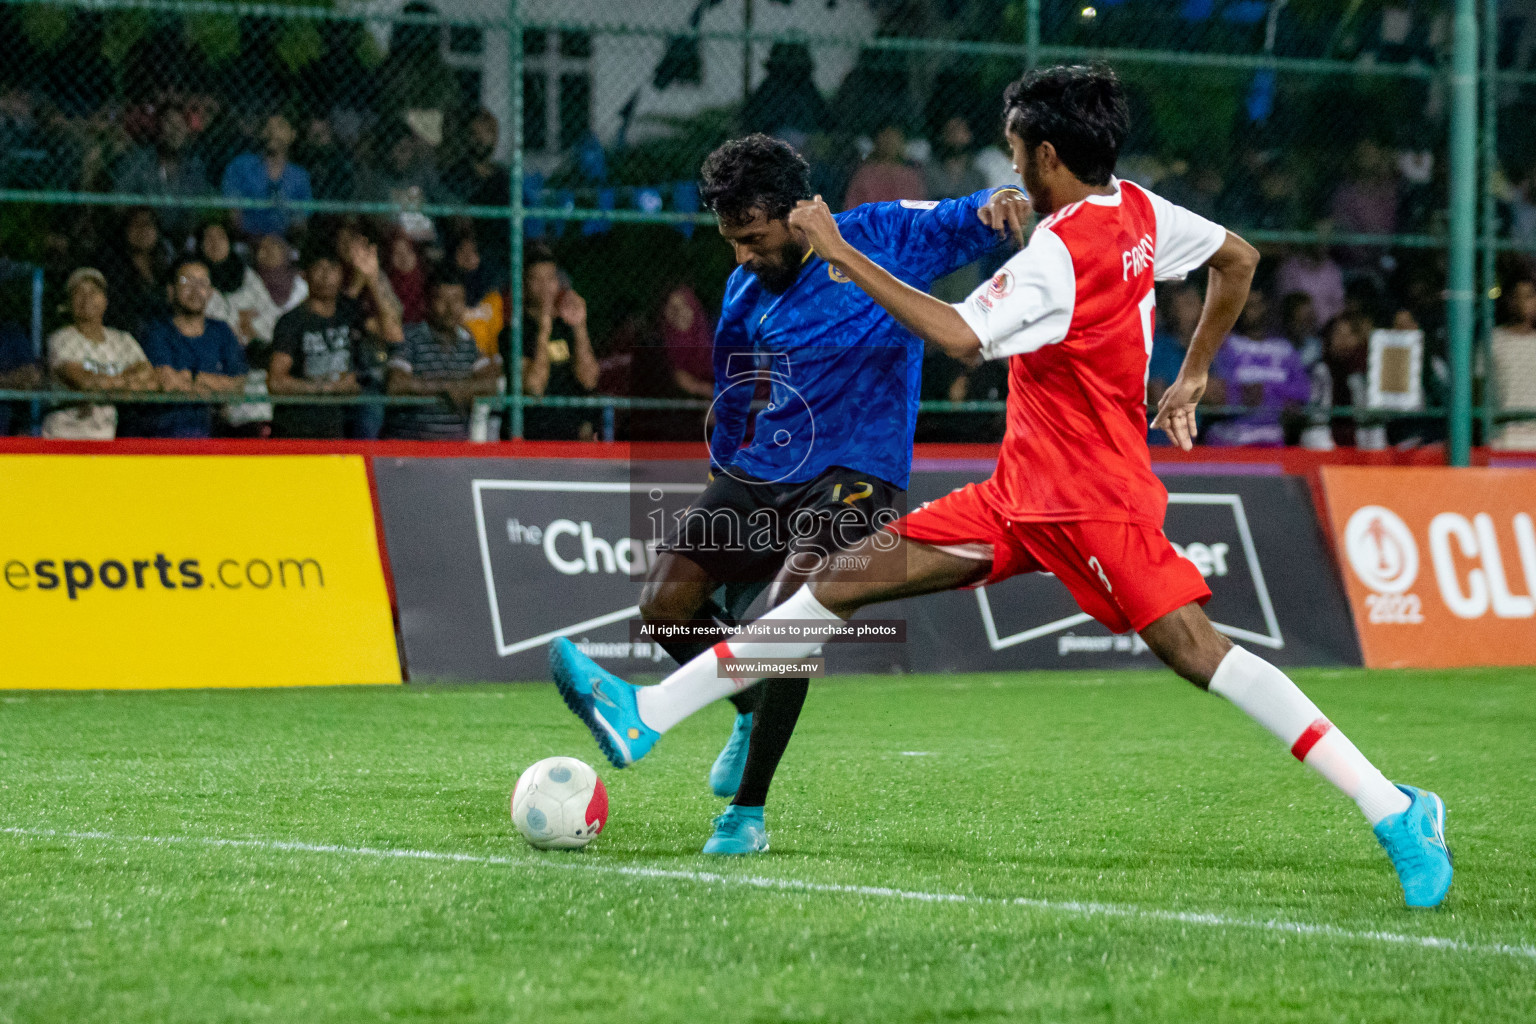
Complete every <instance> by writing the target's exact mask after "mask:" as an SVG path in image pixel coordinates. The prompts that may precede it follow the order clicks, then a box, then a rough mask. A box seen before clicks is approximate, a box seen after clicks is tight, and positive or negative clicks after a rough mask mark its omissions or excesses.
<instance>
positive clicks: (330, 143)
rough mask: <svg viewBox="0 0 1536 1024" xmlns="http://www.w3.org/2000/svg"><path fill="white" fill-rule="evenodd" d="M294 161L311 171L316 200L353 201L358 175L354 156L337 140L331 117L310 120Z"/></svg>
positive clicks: (310, 177)
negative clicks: (353, 162)
mask: <svg viewBox="0 0 1536 1024" xmlns="http://www.w3.org/2000/svg"><path fill="white" fill-rule="evenodd" d="M294 159H295V160H297V161H298V162H299V163H300V164H302V165H303V166H304V167H305V168H306V169H307V170H308V171H309V183H310V188H311V189H312V190H313V191H314V193H315V198H316V199H351V198H352V196H353V189H354V187H355V184H356V178H357V174H356V172H355V171H354V170H353V167H352V157H351V154H349V153H348V152H347V151H346V150H345V149H343V148H342V146H341V144H340V143H339V142H337V141H336V132H335V131H334V130H333V129H332V128H331V122H330V119H329V118H326V117H318V116H317V117H312V118H310V119H309V126H308V127H307V128H305V130H304V138H303V139H302V140H300V142H299V144H298V145H297V146H295V147H294Z"/></svg>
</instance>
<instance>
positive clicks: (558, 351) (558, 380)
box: [501, 316, 598, 441]
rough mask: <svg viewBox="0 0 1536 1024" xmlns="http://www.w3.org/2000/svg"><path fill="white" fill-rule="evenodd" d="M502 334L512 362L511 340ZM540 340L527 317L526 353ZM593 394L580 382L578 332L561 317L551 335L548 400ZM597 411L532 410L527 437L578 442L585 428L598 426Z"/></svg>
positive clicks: (526, 416) (503, 346) (505, 356)
mask: <svg viewBox="0 0 1536 1024" xmlns="http://www.w3.org/2000/svg"><path fill="white" fill-rule="evenodd" d="M509 334H510V332H509V331H507V330H505V329H503V331H502V332H501V350H502V351H501V356H502V359H503V360H506V359H510V358H511V355H510V353H508V352H507V345H508V342H507V339H508V336H509ZM538 338H539V322H538V320H537V319H535V318H533V317H528V316H525V317H523V351H524V352H528V353H530V354H531V353H532V352H533V348H534V343H535V342H536V341H538ZM591 393H592V392H590V391H588V390H587V389H586V388H584V387H582V386H581V381H579V380H577V379H576V332H574V331H573V330H571V326H570V325H569V324H567V323H566V322H565V321H564V320H561V319H560V318H559V317H556V318H555V322H554V324H553V325H552V326H551V328H550V331H549V385H548V386H547V387H545V389H544V395H545V397H546V398H567V397H569V398H585V397H586V396H588V395H590V394H591ZM597 421H598V411H597V410H596V409H528V410H526V411H525V412H524V413H523V436H524V437H525V438H527V439H528V440H530V441H575V440H577V439H579V438H580V437H581V433H582V426H583V424H596V423H597Z"/></svg>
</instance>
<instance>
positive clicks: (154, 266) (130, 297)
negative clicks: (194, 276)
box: [102, 206, 174, 334]
mask: <svg viewBox="0 0 1536 1024" xmlns="http://www.w3.org/2000/svg"><path fill="white" fill-rule="evenodd" d="M120 237H121V244H122V248H120V249H117V248H109V249H108V251H107V252H105V253H104V254H103V255H104V257H105V258H104V259H103V261H102V263H103V265H104V266H105V267H106V268H107V272H106V278H107V280H108V281H109V282H110V284H111V289H112V296H113V300H112V306H111V312H110V314H109V322H110V323H111V325H112V326H113V327H117V328H119V329H121V330H124V331H127V332H128V333H130V334H137V333H138V332H140V331H142V330H143V329H144V325H145V324H147V323H149V322H150V321H151V320H158V319H159V318H161V317H163V316H167V315H168V314H169V313H170V307H169V306H168V305H167V304H166V301H165V274H166V271H167V270H168V269H170V265H171V257H172V256H173V255H174V253H173V252H172V250H171V247H170V245H169V244H168V243H167V242H166V241H165V239H164V238H163V237H161V235H160V223H159V221H158V220H157V219H156V217H155V214H154V211H153V210H150V209H149V208H148V207H143V206H141V207H138V208H136V209H133V210H130V211H129V212H128V215H127V216H126V217H125V218H124V220H123V227H122V235H121V236H120ZM110 245H111V243H109V246H110Z"/></svg>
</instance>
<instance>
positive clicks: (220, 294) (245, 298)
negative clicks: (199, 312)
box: [196, 221, 262, 347]
mask: <svg viewBox="0 0 1536 1024" xmlns="http://www.w3.org/2000/svg"><path fill="white" fill-rule="evenodd" d="M196 252H197V258H198V259H199V260H201V261H202V263H203V266H205V267H207V268H208V280H209V282H210V283H211V284H212V286H213V287H212V290H211V291H210V292H209V293H208V304H207V307H206V309H205V311H204V312H205V313H206V315H207V316H208V318H209V319H210V320H219V321H222V322H223V323H226V324H228V325H229V327H230V329H231V330H232V331H234V332H235V337H236V338H237V339H238V340H239V342H240V344H241V346H242V347H244V346H246V345H249V344H250V343H251V340H252V339H253V338H255V337H256V312H257V309H258V307H259V305H260V299H259V295H260V292H261V291H262V287H261V278H259V277H257V276H256V271H254V270H252V269H251V268H250V267H248V266H246V265H245V261H244V260H242V259H241V258H240V255H239V254H238V253H237V252H235V249H234V246H232V245H230V244H229V231H228V229H227V228H225V227H224V225H223V223H222V222H220V221H209V222H208V223H206V224H204V225H203V226H202V227H201V228H200V229H198V232H197V250H196Z"/></svg>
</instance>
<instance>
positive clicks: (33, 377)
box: [0, 323, 43, 437]
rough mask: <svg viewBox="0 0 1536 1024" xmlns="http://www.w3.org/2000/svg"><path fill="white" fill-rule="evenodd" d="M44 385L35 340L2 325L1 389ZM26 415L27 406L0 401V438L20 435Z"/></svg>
mask: <svg viewBox="0 0 1536 1024" xmlns="http://www.w3.org/2000/svg"><path fill="white" fill-rule="evenodd" d="M42 383H43V372H42V370H41V369H39V368H38V365H37V357H36V356H35V355H33V353H32V339H31V338H29V337H27V333H26V332H25V331H23V330H22V329H21V327H20V326H18V325H16V324H12V323H0V388H5V389H7V390H14V391H29V390H31V389H32V388H36V387H39V386H41V385H42ZM26 412H27V408H26V405H25V403H16V402H0V437H6V436H9V435H10V434H13V433H15V432H17V429H18V428H19V427H21V426H23V425H24V424H25V423H26Z"/></svg>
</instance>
